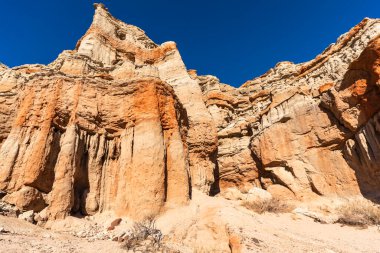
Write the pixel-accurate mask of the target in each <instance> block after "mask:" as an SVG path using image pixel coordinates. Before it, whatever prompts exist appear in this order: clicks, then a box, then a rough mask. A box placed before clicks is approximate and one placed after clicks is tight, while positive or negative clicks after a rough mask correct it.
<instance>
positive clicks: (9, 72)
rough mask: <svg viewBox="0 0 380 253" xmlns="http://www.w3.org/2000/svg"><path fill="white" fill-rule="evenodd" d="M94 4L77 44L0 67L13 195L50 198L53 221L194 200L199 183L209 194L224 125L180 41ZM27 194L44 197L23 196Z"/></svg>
mask: <svg viewBox="0 0 380 253" xmlns="http://www.w3.org/2000/svg"><path fill="white" fill-rule="evenodd" d="M95 9H96V11H95V15H94V21H93V23H92V25H91V27H90V28H89V30H88V31H87V33H86V34H85V35H84V36H83V37H82V39H81V40H80V41H79V42H78V44H77V46H76V49H75V50H73V51H65V52H63V53H62V54H61V55H60V56H59V57H58V59H57V60H55V61H54V62H53V63H51V64H49V65H48V66H43V65H25V66H21V67H17V68H12V69H5V68H4V69H5V70H3V71H2V72H1V79H0V80H1V82H0V87H1V100H2V101H1V104H2V106H1V111H0V113H1V114H0V115H1V118H0V119H1V122H0V126H1V128H0V143H1V150H0V157H1V161H0V189H1V190H4V191H6V192H8V193H9V194H8V195H7V196H6V198H5V200H7V201H8V202H11V203H14V204H17V205H18V206H20V207H21V208H26V209H28V208H31V209H32V208H33V206H34V205H32V203H33V202H36V201H38V202H40V200H41V199H43V200H45V202H44V203H45V205H46V206H48V209H47V210H48V217H49V218H53V219H55V218H63V217H65V216H66V215H68V214H70V213H76V212H79V211H80V212H82V213H83V214H94V213H96V212H98V211H105V210H114V211H116V212H117V213H119V214H120V215H121V214H128V215H131V216H135V217H140V216H147V215H151V214H157V213H158V212H159V211H160V210H161V209H162V208H163V207H164V206H173V205H174V206H175V205H178V204H185V203H186V202H187V201H188V199H189V197H190V193H191V192H190V190H191V188H190V187H192V186H194V187H197V188H199V189H201V190H203V191H204V192H208V191H209V189H210V185H211V184H212V183H213V182H214V178H213V176H214V173H213V170H214V166H215V165H214V161H213V160H212V159H214V156H215V154H214V153H215V151H216V142H217V139H216V135H215V133H214V132H215V129H214V126H213V122H212V119H211V116H210V115H209V114H208V112H207V110H206V107H205V105H204V103H203V100H202V95H201V90H200V88H199V86H198V84H197V82H196V81H195V80H193V79H191V78H190V76H189V75H188V74H187V71H186V68H185V66H184V64H183V62H182V60H181V57H180V55H179V53H178V50H177V49H176V45H175V44H174V43H173V42H169V43H164V44H163V45H161V46H158V45H156V44H154V43H153V42H152V41H151V40H150V39H149V38H148V37H146V35H145V34H144V32H143V31H141V30H140V29H138V28H137V27H134V26H131V25H126V24H124V23H122V22H121V21H118V20H116V19H115V18H113V17H112V16H111V15H110V14H109V13H108V12H107V10H106V9H105V7H104V6H103V5H100V4H98V5H95ZM29 193H30V194H29ZM25 194H29V195H28V196H30V198H33V199H35V200H27V199H26V201H27V202H28V203H29V202H32V203H29V204H28V203H20V198H19V197H16V196H21V195H22V196H25ZM37 196H38V197H37ZM42 197H43V198H42ZM40 204H41V203H40Z"/></svg>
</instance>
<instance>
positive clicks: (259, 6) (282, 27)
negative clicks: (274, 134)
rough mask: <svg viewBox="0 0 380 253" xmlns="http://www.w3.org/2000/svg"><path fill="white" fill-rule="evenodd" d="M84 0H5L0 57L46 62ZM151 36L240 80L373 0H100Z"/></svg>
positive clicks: (88, 13) (13, 62) (81, 14)
mask: <svg viewBox="0 0 380 253" xmlns="http://www.w3.org/2000/svg"><path fill="white" fill-rule="evenodd" d="M93 2H94V1H90V0H64V1H59V0H35V1H30V0H8V1H2V6H1V9H0V31H1V40H0V62H3V63H4V64H6V65H8V66H17V65H21V64H27V63H43V64H47V63H49V62H51V61H53V60H54V59H55V58H56V57H57V55H58V54H59V53H60V52H61V51H63V50H65V49H73V48H74V47H75V44H76V42H77V41H78V39H79V38H80V37H81V36H82V35H83V34H84V33H85V31H86V30H87V28H88V27H89V26H90V24H91V20H92V15H93V7H92V3H93ZM103 3H104V4H105V5H106V6H107V7H108V8H109V10H110V12H111V13H112V14H113V15H114V16H115V17H117V18H119V19H121V20H123V21H124V22H126V23H129V24H133V25H136V26H139V27H140V28H142V29H143V30H145V31H146V33H147V35H148V36H149V37H150V38H151V39H152V40H153V41H155V42H156V43H162V42H165V41H169V40H172V41H176V42H177V45H178V47H179V49H180V52H181V55H182V57H183V59H184V62H185V64H186V66H187V67H188V68H190V69H197V70H198V73H199V74H212V75H215V76H217V77H219V78H220V79H221V81H222V82H225V83H229V84H231V85H234V86H240V85H241V84H242V83H244V82H245V81H246V80H249V79H252V78H253V77H256V76H259V75H261V74H263V73H265V72H266V71H267V70H268V69H269V68H271V67H273V66H274V65H275V64H276V63H277V62H279V61H284V60H288V61H293V62H296V63H299V62H304V61H307V60H310V59H312V58H314V57H315V56H316V55H317V54H319V53H320V52H322V51H323V50H324V49H325V48H326V47H327V46H328V45H329V44H331V43H332V42H335V41H336V39H337V37H338V36H339V35H341V34H342V33H344V32H347V31H348V30H349V29H350V28H351V27H353V26H354V25H356V24H357V23H359V22H360V21H361V20H362V19H363V18H364V17H373V18H379V17H380V1H378V0H376V1H375V0H360V1H353V0H337V1H334V0H329V1H328V0H319V1H305V0H304V1H298V0H297V1H291V0H289V1H279V0H275V1H268V0H251V1H249V0H193V1H184V0H160V1H158V0H144V1H141V0H134V1H129V0H103Z"/></svg>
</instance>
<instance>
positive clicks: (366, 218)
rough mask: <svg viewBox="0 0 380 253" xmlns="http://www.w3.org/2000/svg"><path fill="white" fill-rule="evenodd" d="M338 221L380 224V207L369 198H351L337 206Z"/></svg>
mask: <svg viewBox="0 0 380 253" xmlns="http://www.w3.org/2000/svg"><path fill="white" fill-rule="evenodd" d="M337 213H338V217H339V218H338V220H337V222H338V223H342V224H345V225H350V226H369V225H380V207H379V206H378V205H375V204H373V203H372V202H370V201H368V200H357V199H356V200H351V201H348V202H347V203H345V204H343V205H342V206H340V207H338V208H337Z"/></svg>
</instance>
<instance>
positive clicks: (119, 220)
mask: <svg viewBox="0 0 380 253" xmlns="http://www.w3.org/2000/svg"><path fill="white" fill-rule="evenodd" d="M121 221H122V219H121V218H117V219H115V220H113V221H112V222H111V225H110V226H109V227H108V228H107V230H114V229H115V227H116V226H118V225H119V224H120V222H121Z"/></svg>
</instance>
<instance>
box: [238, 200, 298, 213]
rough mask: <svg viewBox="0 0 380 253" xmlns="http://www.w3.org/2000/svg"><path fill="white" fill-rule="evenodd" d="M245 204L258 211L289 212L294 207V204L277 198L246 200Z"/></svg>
mask: <svg viewBox="0 0 380 253" xmlns="http://www.w3.org/2000/svg"><path fill="white" fill-rule="evenodd" d="M243 206H244V207H246V208H247V209H249V210H252V211H254V212H256V213H259V214H262V213H266V212H268V213H287V212H291V211H292V210H293V208H294V206H293V205H291V204H289V203H287V202H285V201H283V200H280V199H276V198H270V199H257V200H255V201H244V202H243Z"/></svg>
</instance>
